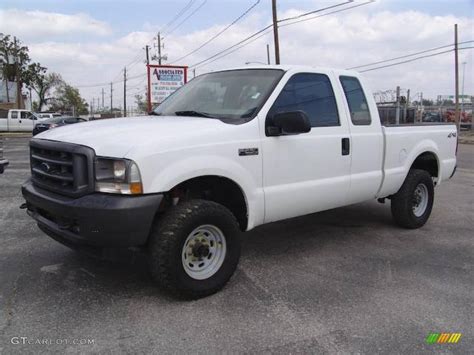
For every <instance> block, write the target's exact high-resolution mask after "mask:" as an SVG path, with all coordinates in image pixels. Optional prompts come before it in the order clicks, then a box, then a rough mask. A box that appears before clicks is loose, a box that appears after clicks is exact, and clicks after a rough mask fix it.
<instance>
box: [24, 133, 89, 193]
mask: <svg viewBox="0 0 474 355" xmlns="http://www.w3.org/2000/svg"><path fill="white" fill-rule="evenodd" d="M93 162H94V151H93V150H92V149H91V148H88V147H84V146H81V145H77V144H70V143H61V142H53V141H47V140H41V139H32V140H31V141H30V164H31V176H32V180H33V184H34V185H36V186H38V187H41V188H44V189H47V190H50V191H54V192H57V193H59V194H62V195H66V196H73V197H77V196H82V195H85V194H87V193H90V192H92V191H93V190H94V175H93Z"/></svg>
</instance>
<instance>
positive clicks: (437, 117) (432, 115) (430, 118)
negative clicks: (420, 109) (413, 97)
mask: <svg viewBox="0 0 474 355" xmlns="http://www.w3.org/2000/svg"><path fill="white" fill-rule="evenodd" d="M422 121H423V122H443V118H442V117H441V114H440V113H439V112H425V113H424V115H423V118H422Z"/></svg>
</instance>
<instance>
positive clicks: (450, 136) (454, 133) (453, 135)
mask: <svg viewBox="0 0 474 355" xmlns="http://www.w3.org/2000/svg"><path fill="white" fill-rule="evenodd" d="M456 136H457V134H456V132H451V133H450V134H448V138H453V137H456Z"/></svg>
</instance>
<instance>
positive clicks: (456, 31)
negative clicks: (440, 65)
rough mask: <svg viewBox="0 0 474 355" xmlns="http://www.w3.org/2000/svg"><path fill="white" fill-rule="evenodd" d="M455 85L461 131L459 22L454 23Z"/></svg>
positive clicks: (455, 116) (456, 117)
mask: <svg viewBox="0 0 474 355" xmlns="http://www.w3.org/2000/svg"><path fill="white" fill-rule="evenodd" d="M454 75H455V78H454V86H455V111H454V120H455V122H456V125H457V126H458V130H459V131H461V120H460V115H459V58H458V24H457V23H456V24H455V25H454Z"/></svg>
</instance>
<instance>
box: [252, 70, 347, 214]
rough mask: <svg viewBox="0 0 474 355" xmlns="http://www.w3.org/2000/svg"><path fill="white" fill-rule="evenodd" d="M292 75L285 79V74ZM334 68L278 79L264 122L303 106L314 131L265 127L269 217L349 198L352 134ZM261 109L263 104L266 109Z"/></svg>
mask: <svg viewBox="0 0 474 355" xmlns="http://www.w3.org/2000/svg"><path fill="white" fill-rule="evenodd" d="M286 78H287V79H288V80H287V81H285V79H286ZM336 85H337V79H336V78H335V76H334V75H333V74H332V72H330V71H327V72H305V73H295V74H293V75H290V74H289V73H287V74H286V75H285V77H284V79H283V80H282V82H281V83H280V84H279V85H278V87H277V89H276V90H277V91H278V90H280V92H279V94H278V97H277V98H276V99H274V102H273V103H271V105H272V106H271V108H269V110H268V114H267V115H266V119H265V125H266V126H268V125H269V124H271V118H272V116H273V115H274V114H276V113H282V112H292V111H297V110H300V111H303V112H305V113H306V115H307V116H308V117H309V120H310V122H311V126H312V128H311V131H310V132H308V133H302V134H297V135H283V136H277V137H272V136H268V133H267V132H266V131H265V129H266V127H263V129H262V130H261V131H262V135H263V138H262V149H263V177H264V178H263V186H264V192H265V222H272V221H275V220H280V219H284V218H290V217H294V216H299V215H304V214H308V213H313V212H317V211H321V210H326V209H330V208H334V207H339V206H342V205H344V204H345V203H346V199H347V194H348V191H349V185H350V164H351V160H350V159H351V158H350V136H349V128H348V124H347V118H346V117H345V111H344V109H343V105H342V103H341V101H342V99H341V95H339V97H337V95H335V93H334V87H335V86H336ZM262 113H264V112H263V110H262Z"/></svg>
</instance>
